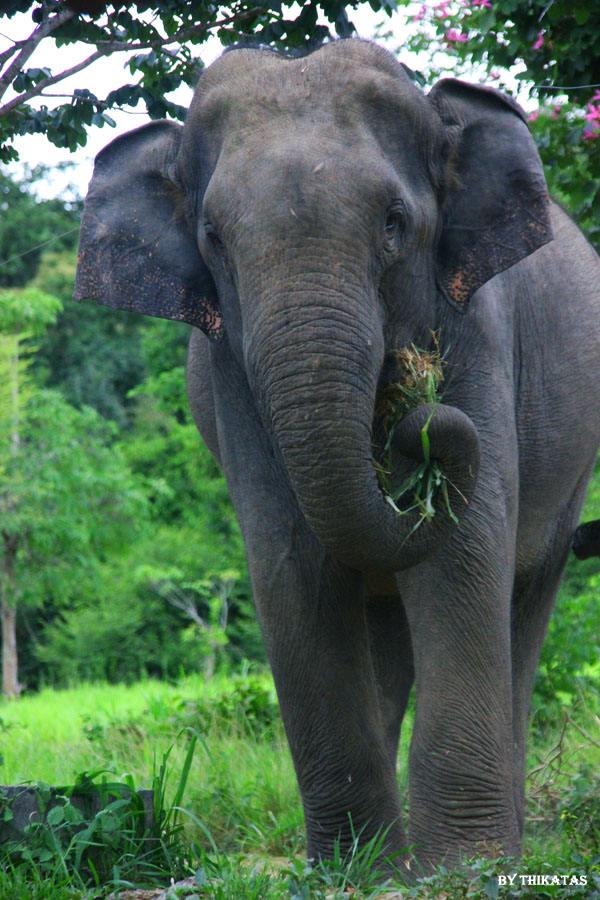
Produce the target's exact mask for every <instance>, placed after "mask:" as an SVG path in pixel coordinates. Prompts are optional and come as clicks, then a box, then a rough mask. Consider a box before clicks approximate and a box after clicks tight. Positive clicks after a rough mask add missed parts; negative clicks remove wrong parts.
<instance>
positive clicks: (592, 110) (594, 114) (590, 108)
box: [585, 103, 600, 122]
mask: <svg viewBox="0 0 600 900" xmlns="http://www.w3.org/2000/svg"><path fill="white" fill-rule="evenodd" d="M585 118H586V121H588V122H600V106H594V104H593V103H588V105H587V112H586V114H585Z"/></svg>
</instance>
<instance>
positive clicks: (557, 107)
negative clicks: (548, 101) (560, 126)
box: [552, 103, 561, 119]
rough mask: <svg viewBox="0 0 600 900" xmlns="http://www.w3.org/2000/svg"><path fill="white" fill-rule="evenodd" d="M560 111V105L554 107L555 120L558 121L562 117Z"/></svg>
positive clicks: (553, 116)
mask: <svg viewBox="0 0 600 900" xmlns="http://www.w3.org/2000/svg"><path fill="white" fill-rule="evenodd" d="M560 110H561V107H560V106H559V105H558V103H557V104H556V105H555V106H553V107H552V118H553V119H558V117H559V116H560Z"/></svg>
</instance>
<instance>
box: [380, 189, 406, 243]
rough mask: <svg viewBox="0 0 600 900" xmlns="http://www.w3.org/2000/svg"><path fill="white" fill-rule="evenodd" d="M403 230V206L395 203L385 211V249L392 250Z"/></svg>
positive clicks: (399, 202) (400, 203)
mask: <svg viewBox="0 0 600 900" xmlns="http://www.w3.org/2000/svg"><path fill="white" fill-rule="evenodd" d="M403 229H404V204H403V203H402V202H401V201H396V202H395V203H393V204H392V206H390V208H389V209H388V211H387V215H386V219H385V225H384V229H383V233H384V239H385V244H386V247H387V249H390V250H393V249H394V248H395V246H396V244H397V242H398V240H399V238H400V237H401V235H402V231H403Z"/></svg>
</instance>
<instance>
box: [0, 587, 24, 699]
mask: <svg viewBox="0 0 600 900" xmlns="http://www.w3.org/2000/svg"><path fill="white" fill-rule="evenodd" d="M1 615H2V693H3V694H4V696H5V697H18V696H19V693H20V691H21V686H20V684H19V679H18V656H17V610H16V609H15V608H14V607H13V606H9V604H8V603H5V602H4V601H2V613H1Z"/></svg>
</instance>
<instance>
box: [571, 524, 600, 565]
mask: <svg viewBox="0 0 600 900" xmlns="http://www.w3.org/2000/svg"><path fill="white" fill-rule="evenodd" d="M572 548H573V553H574V554H575V556H576V557H577V559H589V557H590V556H600V519H596V520H595V521H594V522H585V523H584V524H583V525H580V526H579V528H577V529H576V530H575V534H574V535H573V544H572Z"/></svg>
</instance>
